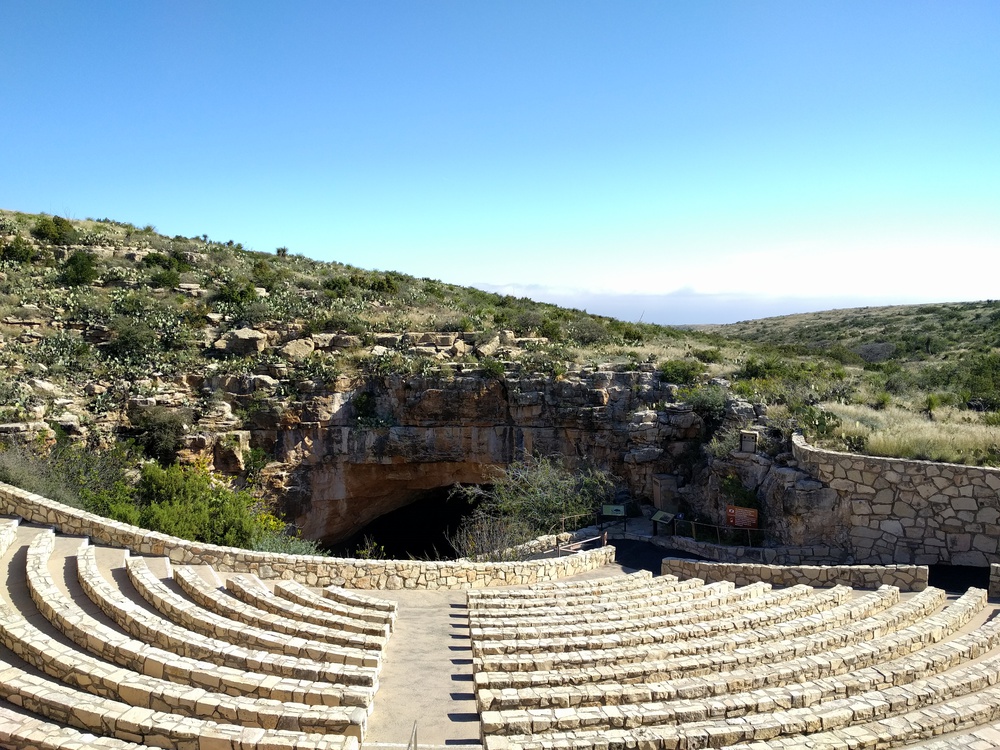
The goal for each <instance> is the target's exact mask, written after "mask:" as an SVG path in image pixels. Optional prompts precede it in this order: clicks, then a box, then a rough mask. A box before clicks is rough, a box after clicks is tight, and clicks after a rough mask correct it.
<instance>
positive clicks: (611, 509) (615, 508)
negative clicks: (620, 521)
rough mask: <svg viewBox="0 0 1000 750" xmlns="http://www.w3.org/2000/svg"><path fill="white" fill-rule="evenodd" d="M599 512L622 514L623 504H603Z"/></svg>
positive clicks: (623, 510)
mask: <svg viewBox="0 0 1000 750" xmlns="http://www.w3.org/2000/svg"><path fill="white" fill-rule="evenodd" d="M601 513H602V514H603V515H605V516H624V515H625V506H624V505H605V506H604V508H603V510H602V511H601Z"/></svg>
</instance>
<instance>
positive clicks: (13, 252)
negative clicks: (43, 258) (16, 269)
mask: <svg viewBox="0 0 1000 750" xmlns="http://www.w3.org/2000/svg"><path fill="white" fill-rule="evenodd" d="M35 255H36V254H35V248H34V247H32V246H31V243H30V242H28V241H27V240H26V239H24V237H22V236H21V235H18V236H17V237H15V238H14V239H12V240H11V241H10V242H8V243H7V244H6V245H4V246H3V251H2V252H0V259H3V260H7V261H11V262H12V263H30V262H31V261H33V260H34V259H35Z"/></svg>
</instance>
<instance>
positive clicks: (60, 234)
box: [31, 216, 79, 245]
mask: <svg viewBox="0 0 1000 750" xmlns="http://www.w3.org/2000/svg"><path fill="white" fill-rule="evenodd" d="M31 234H32V236H33V237H35V239H38V240H41V241H42V242H46V243H48V244H50V245H72V244H74V243H75V242H76V240H77V238H78V236H79V235H78V232H77V231H76V228H75V227H74V226H73V225H72V224H71V223H70V222H69V221H67V220H66V219H64V218H62V217H61V216H42V217H40V218H39V219H38V221H36V222H35V226H34V227H32V229H31Z"/></svg>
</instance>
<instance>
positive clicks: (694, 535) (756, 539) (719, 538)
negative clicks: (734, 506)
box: [670, 518, 764, 547]
mask: <svg viewBox="0 0 1000 750" xmlns="http://www.w3.org/2000/svg"><path fill="white" fill-rule="evenodd" d="M670 523H672V524H673V527H674V528H673V531H674V533H673V536H681V537H687V538H690V539H693V540H694V541H696V542H698V541H701V542H711V541H712V539H711V537H712V530H713V529H714V531H715V543H716V544H720V545H721V544H730V545H732V544H735V543H734V542H731V541H729V540H730V539H732V538H734V537H737V536H742V534H741V532H746V540H747V543H746V546H747V547H763V546H764V530H763V529H748V528H745V527H740V526H719V525H717V524H714V523H703V522H701V521H689V520H687V519H677V518H674V519H673V520H671V521H670ZM685 524H686V525H687V526H689V527H690V532H691V533H689V534H683V533H681V531H680V530H679V529H678V525H680V526H683V525H685ZM698 527H703V528H704V529H707V530H708V531H707V533H702V538H701V539H699V538H698ZM706 537H707V538H706ZM724 537H725V539H726V541H723V538H724Z"/></svg>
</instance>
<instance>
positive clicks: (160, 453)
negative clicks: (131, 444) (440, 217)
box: [133, 406, 192, 464]
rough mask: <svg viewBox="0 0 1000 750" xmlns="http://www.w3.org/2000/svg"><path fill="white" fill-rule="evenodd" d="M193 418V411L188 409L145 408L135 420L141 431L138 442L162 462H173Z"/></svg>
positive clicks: (136, 426) (149, 453) (147, 452)
mask: <svg viewBox="0 0 1000 750" xmlns="http://www.w3.org/2000/svg"><path fill="white" fill-rule="evenodd" d="M191 418H192V414H191V412H190V411H188V410H186V409H168V408H167V407H165V406H151V407H149V408H147V409H143V410H142V411H140V412H139V413H138V414H137V415H136V417H135V419H134V420H133V424H134V426H135V428H136V430H137V431H138V433H139V434H138V436H137V438H136V442H137V443H138V444H139V445H140V446H142V448H143V450H144V451H145V452H146V455H147V456H149V457H150V458H155V459H156V460H157V461H159V462H160V463H162V464H170V463H173V462H174V460H175V459H176V458H177V451H178V450H180V447H181V438H183V437H184V433H185V432H187V427H188V424H190V422H191Z"/></svg>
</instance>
